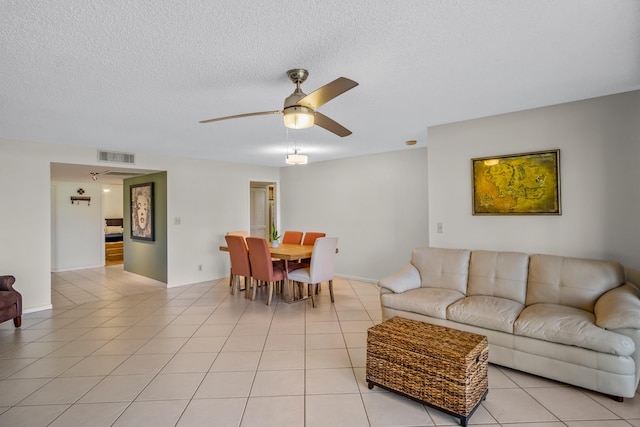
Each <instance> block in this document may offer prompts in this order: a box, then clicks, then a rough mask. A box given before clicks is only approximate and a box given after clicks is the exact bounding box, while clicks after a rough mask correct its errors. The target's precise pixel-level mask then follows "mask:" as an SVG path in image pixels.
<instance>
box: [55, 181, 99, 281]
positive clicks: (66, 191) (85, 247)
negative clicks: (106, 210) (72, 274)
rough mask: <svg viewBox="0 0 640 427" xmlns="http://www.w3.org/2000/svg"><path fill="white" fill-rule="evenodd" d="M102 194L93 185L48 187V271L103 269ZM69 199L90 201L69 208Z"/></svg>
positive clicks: (66, 184)
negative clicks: (79, 190) (87, 199)
mask: <svg viewBox="0 0 640 427" xmlns="http://www.w3.org/2000/svg"><path fill="white" fill-rule="evenodd" d="M79 188H82V189H83V190H84V193H83V194H78V189H79ZM101 193H102V186H101V185H99V184H96V183H86V182H85V183H74V182H52V183H51V209H52V211H51V223H52V227H51V230H52V238H51V271H64V270H74V269H78V268H88V267H99V266H102V265H104V258H103V253H104V231H103V227H102V225H103V223H102V194H101ZM71 196H79V197H91V202H90V203H87V202H84V201H82V202H75V203H74V204H71V200H70V197H71Z"/></svg>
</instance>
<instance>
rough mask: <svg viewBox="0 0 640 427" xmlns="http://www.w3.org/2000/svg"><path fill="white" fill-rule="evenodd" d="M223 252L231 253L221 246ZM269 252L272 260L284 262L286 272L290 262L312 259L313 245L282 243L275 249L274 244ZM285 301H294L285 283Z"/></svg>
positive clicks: (270, 245) (270, 246)
mask: <svg viewBox="0 0 640 427" xmlns="http://www.w3.org/2000/svg"><path fill="white" fill-rule="evenodd" d="M219 249H220V250H221V251H223V252H229V248H228V247H227V246H224V245H223V246H220V248H219ZM269 252H270V253H271V258H275V259H280V260H282V261H284V269H285V271H289V261H297V260H299V259H306V258H311V254H312V253H313V245H296V244H291V243H280V244H279V245H278V246H276V247H273V245H272V244H269ZM283 292H284V300H285V301H286V302H288V303H291V302H293V301H297V300H294V299H293V298H291V294H290V292H289V286H288V284H286V283H285V286H284V289H283Z"/></svg>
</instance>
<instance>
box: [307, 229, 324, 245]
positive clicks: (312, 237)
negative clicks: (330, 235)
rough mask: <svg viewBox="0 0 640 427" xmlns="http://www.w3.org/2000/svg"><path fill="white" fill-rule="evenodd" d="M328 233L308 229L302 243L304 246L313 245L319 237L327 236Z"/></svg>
mask: <svg viewBox="0 0 640 427" xmlns="http://www.w3.org/2000/svg"><path fill="white" fill-rule="evenodd" d="M326 235H327V234H326V233H318V232H316V231H307V232H306V233H305V234H304V239H303V240H302V244H303V245H304V246H313V244H314V243H315V242H316V239H317V238H319V237H325V236H326Z"/></svg>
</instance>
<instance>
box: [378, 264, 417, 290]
mask: <svg viewBox="0 0 640 427" xmlns="http://www.w3.org/2000/svg"><path fill="white" fill-rule="evenodd" d="M420 284H421V281H420V273H419V272H418V269H417V268H415V267H414V266H413V264H411V263H409V264H407V265H405V266H404V267H403V268H402V270H400V271H398V272H397V273H395V274H393V275H391V276H388V277H385V278H383V279H380V281H379V282H378V285H380V290H381V291H382V292H384V290H385V289H389V290H390V291H392V292H394V293H402V292H405V291H409V290H411V289H418V288H419V287H420Z"/></svg>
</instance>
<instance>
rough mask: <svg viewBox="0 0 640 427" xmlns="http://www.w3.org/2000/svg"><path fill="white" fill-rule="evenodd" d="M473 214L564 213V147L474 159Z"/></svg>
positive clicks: (472, 166)
mask: <svg viewBox="0 0 640 427" xmlns="http://www.w3.org/2000/svg"><path fill="white" fill-rule="evenodd" d="M471 179H472V187H473V194H472V198H473V200H472V206H473V215H561V214H562V212H561V207H560V150H548V151H536V152H531V153H521V154H508V155H502V156H493V157H482V158H476V159H471Z"/></svg>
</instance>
